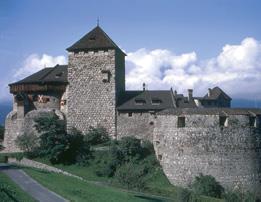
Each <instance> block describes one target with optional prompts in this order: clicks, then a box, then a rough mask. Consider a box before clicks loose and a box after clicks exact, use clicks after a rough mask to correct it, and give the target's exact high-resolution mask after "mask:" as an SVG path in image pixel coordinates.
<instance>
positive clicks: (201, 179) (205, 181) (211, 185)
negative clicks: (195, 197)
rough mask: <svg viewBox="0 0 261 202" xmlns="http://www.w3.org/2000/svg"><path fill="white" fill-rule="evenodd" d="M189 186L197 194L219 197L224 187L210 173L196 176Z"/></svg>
mask: <svg viewBox="0 0 261 202" xmlns="http://www.w3.org/2000/svg"><path fill="white" fill-rule="evenodd" d="M191 187H192V190H193V191H194V192H195V193H196V194H199V195H205V196H211V197H216V198H221V196H222V194H223V193H224V188H223V187H222V186H221V185H220V184H219V182H217V181H216V179H215V178H214V177H212V176H211V175H203V174H200V175H199V176H196V178H195V180H194V182H193V183H192V185H191Z"/></svg>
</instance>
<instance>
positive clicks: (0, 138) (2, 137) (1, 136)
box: [0, 125, 5, 140]
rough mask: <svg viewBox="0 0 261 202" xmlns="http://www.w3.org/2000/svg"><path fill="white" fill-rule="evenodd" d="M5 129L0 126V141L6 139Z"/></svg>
mask: <svg viewBox="0 0 261 202" xmlns="http://www.w3.org/2000/svg"><path fill="white" fill-rule="evenodd" d="M4 133H5V128H4V126H1V125H0V140H3V139H4Z"/></svg>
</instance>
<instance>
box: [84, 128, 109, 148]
mask: <svg viewBox="0 0 261 202" xmlns="http://www.w3.org/2000/svg"><path fill="white" fill-rule="evenodd" d="M84 139H85V141H86V142H88V143H89V144H90V145H97V144H102V143H105V142H108V141H109V140H110V138H109V134H108V132H107V131H106V129H105V128H103V127H98V128H94V127H90V128H89V131H88V133H87V134H85V138H84Z"/></svg>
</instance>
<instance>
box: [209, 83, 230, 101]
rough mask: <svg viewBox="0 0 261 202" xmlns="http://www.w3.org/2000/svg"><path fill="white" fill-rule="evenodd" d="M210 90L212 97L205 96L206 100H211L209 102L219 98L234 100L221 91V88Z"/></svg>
mask: <svg viewBox="0 0 261 202" xmlns="http://www.w3.org/2000/svg"><path fill="white" fill-rule="evenodd" d="M209 90H210V96H209V95H208V94H206V95H205V96H204V99H206V100H207V99H209V100H216V99H218V98H219V96H221V95H222V96H223V97H224V98H225V99H227V100H232V99H231V97H229V96H228V95H227V94H226V93H225V92H224V91H223V90H221V88H219V87H217V86H216V87H215V88H213V89H209Z"/></svg>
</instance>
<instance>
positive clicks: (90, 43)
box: [66, 26, 125, 54]
mask: <svg viewBox="0 0 261 202" xmlns="http://www.w3.org/2000/svg"><path fill="white" fill-rule="evenodd" d="M98 49H102V50H103V49H117V50H120V51H121V52H122V50H121V49H120V48H119V47H118V46H117V45H116V44H115V43H114V42H113V41H112V39H111V38H110V37H109V36H108V35H107V34H106V33H105V32H104V31H103V30H102V29H101V27H100V26H97V27H95V28H94V29H93V30H91V31H90V32H89V33H87V34H86V35H84V36H83V37H82V38H81V39H80V40H79V41H77V42H76V43H74V44H73V45H72V46H70V47H69V48H67V49H66V50H67V51H70V52H74V51H84V50H98ZM122 53H123V52H122ZM123 54H125V53H123Z"/></svg>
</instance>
